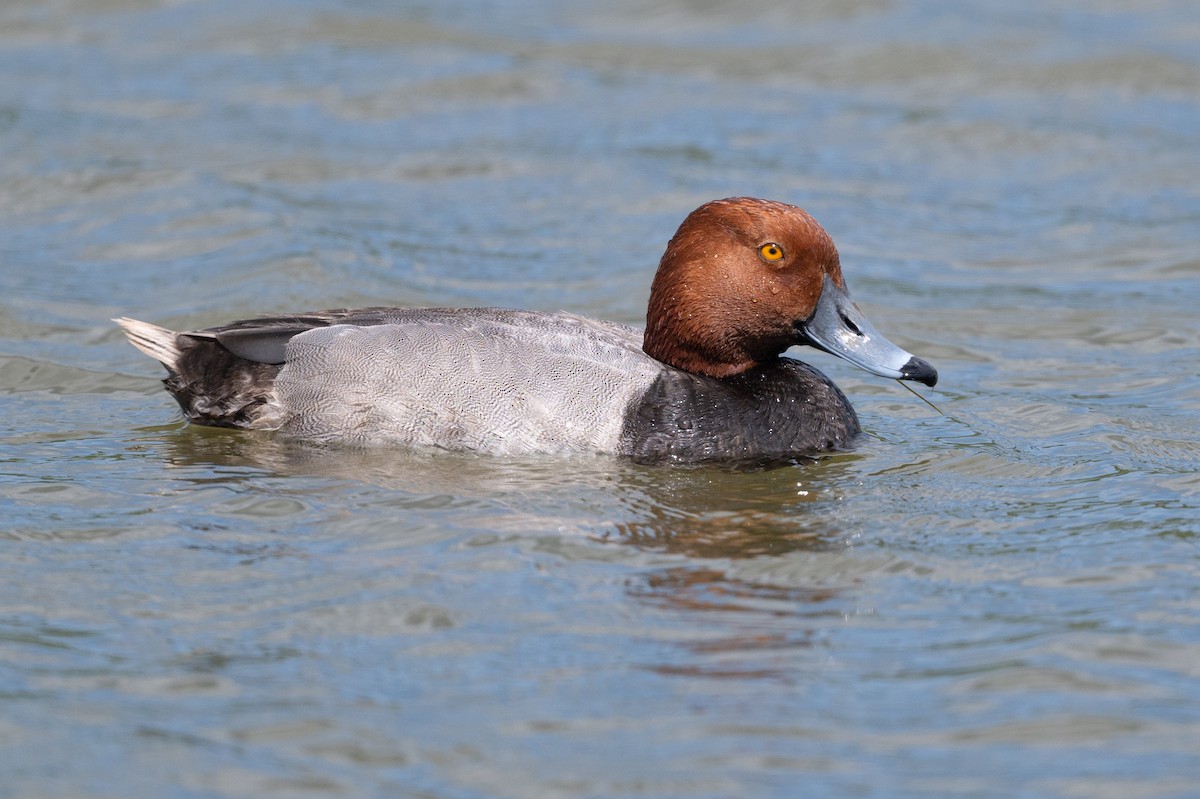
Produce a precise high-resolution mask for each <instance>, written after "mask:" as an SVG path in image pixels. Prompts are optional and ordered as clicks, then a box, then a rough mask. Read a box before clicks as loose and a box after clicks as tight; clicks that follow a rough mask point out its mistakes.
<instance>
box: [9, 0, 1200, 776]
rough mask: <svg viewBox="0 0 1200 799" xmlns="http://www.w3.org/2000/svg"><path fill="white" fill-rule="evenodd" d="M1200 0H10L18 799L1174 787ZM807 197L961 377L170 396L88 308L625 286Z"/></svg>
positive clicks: (261, 305)
mask: <svg viewBox="0 0 1200 799" xmlns="http://www.w3.org/2000/svg"><path fill="white" fill-rule="evenodd" d="M1198 43H1200V11H1198V10H1197V7H1196V5H1195V3H1193V2H1191V0H1174V1H1173V0H1157V1H1156V2H1147V3H1136V4H1134V3H1119V2H1110V1H1109V0H1084V1H1083V2H1076V1H1074V0H1071V1H1068V0H1049V2H1044V1H1043V2H1025V1H1024V0H1019V1H1018V2H1008V3H970V4H961V3H954V2H947V0H914V1H912V2H908V1H907V0H894V1H892V2H888V1H887V0H850V1H848V2H833V1H832V0H829V1H827V2H814V3H806V4H785V3H774V2H758V1H757V0H753V1H751V2H738V3H728V4H717V3H705V2H695V1H694V0H693V1H689V0H666V1H665V2H640V1H638V0H625V1H623V2H617V3H609V4H596V3H586V2H577V1H576V0H568V2H557V3H549V2H534V3H528V4H518V3H510V2H469V1H467V2H450V3H440V4H432V3H393V2H361V3H353V4H351V3H345V4H342V3H337V2H333V1H332V0H308V1H307V2H306V1H304V0H298V1H297V2H281V1H280V2H260V3H235V2H227V1H226V0H213V1H212V2H186V0H185V1H183V2H155V1H154V0H58V1H57V2H33V0H23V1H21V2H10V3H6V4H5V5H4V6H3V7H2V8H0V59H2V62H3V64H4V66H3V69H2V70H0V156H2V157H0V518H2V520H3V521H2V522H0V782H2V784H3V785H4V793H5V795H7V796H13V797H19V798H20V799H31V798H33V797H38V798H41V797H68V796H69V797H111V796H121V797H179V798H180V799H182V798H183V797H256V798H261V797H277V796H278V797H294V796H310V797H311V796H330V797H334V796H338V797H341V796H346V797H375V796H379V797H383V796H387V797H617V796H644V797H734V796H738V797H744V796H745V797H748V796H754V797H795V796H820V797H893V796H894V797H929V796H948V797H1013V796H1022V797H1043V796H1045V797H1115V796H1120V797H1123V799H1124V798H1126V797H1154V798H1156V799H1157V798H1158V797H1188V796H1195V795H1196V792H1197V787H1196V786H1197V784H1200V756H1198V755H1197V752H1200V585H1198V583H1200V477H1198V476H1197V470H1198V467H1200V366H1198V363H1200V315H1198V314H1197V311H1196V308H1197V304H1198V301H1200V255H1198V252H1200V251H1198V242H1200V146H1198V141H1200V139H1197V130H1198V129H1200V46H1198ZM734 194H750V195H758V196H765V197H771V198H774V199H780V200H785V201H789V202H794V203H797V204H800V205H802V206H804V207H806V208H807V209H808V210H810V211H811V212H812V213H813V214H814V215H816V216H817V218H819V219H821V220H822V221H823V222H824V224H825V226H826V227H827V228H828V229H829V231H830V233H831V234H832V235H833V236H834V238H835V240H837V241H838V243H839V245H840V248H841V251H842V258H843V263H844V266H845V269H846V273H847V277H848V280H849V282H850V285H851V286H852V288H853V289H854V291H855V294H856V297H857V299H858V300H859V302H860V304H861V305H862V306H863V307H864V309H865V310H867V312H868V313H869V315H870V316H871V317H872V320H873V321H874V323H875V324H876V326H877V327H879V328H880V329H881V330H882V331H884V332H885V333H887V334H888V335H889V336H890V337H892V338H893V339H894V340H896V341H897V342H899V343H900V344H902V345H903V346H905V347H906V348H908V349H910V350H912V351H913V352H916V353H918V354H920V355H922V356H923V357H926V358H928V359H929V360H930V361H932V362H933V363H934V364H936V365H937V366H938V367H939V370H940V372H941V376H942V381H941V383H940V384H939V386H938V388H937V389H936V390H932V391H928V392H926V393H927V394H928V395H929V397H930V399H931V400H932V401H933V402H934V403H936V405H937V406H938V407H939V408H940V409H941V411H942V413H941V414H939V413H937V412H935V411H934V410H931V409H930V408H929V407H927V406H926V405H924V404H922V403H920V402H919V401H918V400H917V399H916V398H914V397H912V396H911V395H909V394H908V393H907V392H904V391H903V390H902V389H901V388H899V387H898V386H897V385H896V384H894V383H891V382H890V381H885V380H880V379H876V378H873V377H871V376H869V375H865V374H863V373H861V372H857V371H854V370H853V368H852V367H850V366H848V365H845V364H842V363H839V362H835V361H832V360H831V359H830V358H828V357H826V356H824V355H821V354H819V353H813V352H807V353H799V352H798V353H797V354H798V355H802V356H803V357H805V358H806V359H807V360H810V361H811V362H813V363H814V364H816V365H818V366H819V367H820V368H822V369H825V370H826V371H827V372H828V373H829V374H830V375H831V376H833V377H834V379H836V380H837V381H838V383H839V384H840V385H841V386H842V387H843V388H844V389H845V390H846V392H847V393H848V395H849V396H850V397H851V398H852V400H853V401H854V403H855V404H856V406H857V408H858V410H859V412H860V415H861V416H862V418H863V420H864V424H865V427H866V428H867V435H866V437H865V438H864V440H863V442H862V446H861V447H859V448H858V449H857V450H856V451H855V452H852V453H846V454H841V455H837V456H834V457H830V458H825V459H823V460H820V461H819V462H815V463H809V464H803V465H797V466H794V467H789V468H782V469H775V470H768V471H759V472H750V473H746V472H736V471H729V470H722V469H713V468H691V469H678V468H677V469H670V468H647V467H642V466H636V465H633V464H629V463H626V462H622V461H618V460H612V459H607V458H577V459H539V458H527V459H517V460H507V459H495V458H484V457H474V456H459V455H446V454H441V455H437V454H428V453H413V452H392V451H371V452H361V451H347V450H344V449H338V448H327V447H314V446H309V445H304V444H295V443H287V442H282V441H279V440H276V439H273V438H271V437H269V436H257V435H247V434H239V433H232V432H228V431H221V430H209V429H201V428H196V427H186V426H184V425H183V424H182V423H181V422H180V421H179V416H178V412H177V410H176V409H175V407H174V404H173V403H172V402H171V400H170V398H169V397H168V396H167V395H166V394H165V393H163V392H162V391H161V389H160V387H159V384H158V379H159V378H160V377H161V370H159V369H158V368H157V367H156V366H155V365H154V364H153V363H151V362H150V361H148V360H147V359H145V358H144V357H143V356H141V355H140V354H139V353H137V352H136V351H134V350H133V349H132V348H131V347H129V346H127V345H126V344H125V343H124V341H123V340H122V337H121V336H120V334H119V333H118V331H117V330H116V329H115V328H114V327H113V325H112V324H111V323H110V322H109V321H108V319H109V318H110V317H112V316H116V315H123V314H128V315H131V316H135V317H138V318H142V319H148V320H152V321H155V322H159V323H162V324H167V325H172V326H177V327H178V326H202V325H208V324H215V323H218V322H222V321H226V320H229V319H233V318H237V317H240V316H246V315H250V314H255V313H258V312H269V311H279V310H301V309H309V308H319V307H336V306H345V305H359V304H381V303H393V304H406V305H421V304H435V305H485V304H486V305H503V306H516V307H527V308H538V309H550V310H553V309H558V308H564V309H569V310H571V311H575V312H579V313H585V314H589V315H593V316H599V317H604V318H609V319H616V320H620V321H624V322H633V323H640V321H641V319H642V315H643V312H644V302H645V296H646V293H647V291H648V287H649V283H650V279H651V276H652V272H653V268H654V266H655V264H656V263H657V259H658V256H659V255H660V253H661V250H662V247H663V245H664V243H665V242H666V240H667V238H668V237H669V236H670V234H671V233H672V232H673V231H674V228H675V226H676V225H677V224H678V222H679V221H680V220H681V219H682V218H683V216H684V215H685V214H686V213H687V212H688V211H689V210H691V209H692V208H694V207H695V206H696V205H699V204H700V203H701V202H704V201H705V200H709V199H713V198H716V197H722V196H728V195H734Z"/></svg>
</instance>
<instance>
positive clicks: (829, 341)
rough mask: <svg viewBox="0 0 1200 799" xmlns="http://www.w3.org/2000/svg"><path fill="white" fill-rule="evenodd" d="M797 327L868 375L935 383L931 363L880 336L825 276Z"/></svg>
mask: <svg viewBox="0 0 1200 799" xmlns="http://www.w3.org/2000/svg"><path fill="white" fill-rule="evenodd" d="M797 328H798V330H799V332H800V333H801V335H802V336H803V338H804V340H805V341H806V342H807V343H808V344H811V345H812V346H814V347H816V348H817V349H821V350H824V351H825V352H828V353H829V354H831V355H836V356H838V357H839V358H842V359H843V360H847V361H849V362H850V363H852V364H854V365H855V366H857V367H858V368H860V369H864V370H866V371H868V372H870V373H872V374H876V375H880V376H882V377H890V378H893V379H895V380H912V381H914V382H917V383H924V384H925V385H927V386H930V387H932V386H934V385H936V384H937V378H938V375H937V370H936V369H934V368H933V366H931V365H930V364H929V363H928V362H927V361H924V360H922V359H921V358H918V357H917V356H915V355H913V354H912V353H911V352H907V351H906V350H903V349H901V348H900V347H897V346H896V345H895V344H893V343H892V342H890V341H888V340H887V339H886V338H884V337H883V335H881V334H880V333H879V331H878V330H876V329H875V328H874V326H873V325H872V324H871V323H870V322H869V321H867V317H866V316H865V315H864V314H863V312H862V311H861V310H859V308H858V306H857V305H855V304H854V301H853V300H851V299H850V294H849V293H848V292H847V291H846V290H845V289H843V288H841V287H839V286H838V285H837V284H836V283H834V282H833V281H832V280H830V279H829V278H828V277H826V278H825V283H824V285H823V287H822V289H821V298H820V299H819V300H817V307H816V309H815V310H814V311H813V315H812V316H811V317H809V318H808V320H806V321H804V322H801V323H799V324H798V325H797Z"/></svg>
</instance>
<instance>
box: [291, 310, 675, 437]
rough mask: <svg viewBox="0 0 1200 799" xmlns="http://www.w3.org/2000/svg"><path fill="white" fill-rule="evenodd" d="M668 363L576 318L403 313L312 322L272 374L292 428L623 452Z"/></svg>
mask: <svg viewBox="0 0 1200 799" xmlns="http://www.w3.org/2000/svg"><path fill="white" fill-rule="evenodd" d="M662 369H663V367H662V365H661V364H659V363H657V362H656V361H654V360H653V359H651V358H649V357H648V356H646V355H645V354H644V353H643V352H641V333H640V332H639V331H637V330H634V329H632V328H628V327H625V326H623V325H616V324H612V323H605V322H596V321H593V320H589V319H583V318H581V317H576V316H572V315H569V314H562V313H560V314H543V313H533V312H524V311H507V310H499V309H471V310H440V309H413V310H411V311H409V310H397V311H395V312H393V313H392V314H391V315H390V316H389V318H388V319H387V320H385V321H383V322H382V323H379V324H371V325H369V326H359V325H354V324H338V325H333V326H331V327H326V328H318V329H314V330H309V331H307V332H304V333H301V334H300V335H297V336H295V337H293V338H292V339H291V340H290V341H289V342H288V345H287V357H286V364H285V365H284V367H283V369H282V370H281V371H280V373H279V377H278V379H277V381H276V386H275V390H276V397H277V400H278V402H279V404H280V405H281V407H282V409H283V412H284V422H283V426H282V430H283V431H284V432H285V433H288V434H291V435H296V436H302V437H305V438H316V439H340V440H348V441H355V442H361V443H403V444H410V445H417V446H437V447H444V448H447V449H466V450H478V451H483V452H492V453H496V454H516V453H529V452H586V451H590V452H617V451H618V447H619V445H620V441H621V435H622V428H623V424H624V420H625V417H626V413H627V408H628V406H629V405H630V403H631V402H632V401H634V399H635V398H637V397H640V396H641V395H642V394H644V393H645V392H646V390H647V389H648V388H649V386H650V385H651V384H652V383H653V382H654V380H655V379H656V377H658V375H659V373H660V372H661V371H662Z"/></svg>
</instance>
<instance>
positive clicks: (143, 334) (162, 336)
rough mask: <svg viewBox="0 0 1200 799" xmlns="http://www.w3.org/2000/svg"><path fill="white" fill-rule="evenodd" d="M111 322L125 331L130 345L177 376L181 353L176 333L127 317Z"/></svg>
mask: <svg viewBox="0 0 1200 799" xmlns="http://www.w3.org/2000/svg"><path fill="white" fill-rule="evenodd" d="M113 321H114V322H116V323H117V324H118V325H120V326H121V329H122V330H124V331H125V335H126V336H127V337H128V338H129V343H130V344H132V345H133V346H135V347H137V348H138V349H139V350H141V351H142V352H144V353H145V354H147V355H149V356H150V357H151V358H153V359H154V360H156V361H158V362H159V363H161V364H162V365H163V366H165V367H167V368H168V369H170V370H171V371H172V372H174V373H176V374H178V372H179V369H178V368H177V367H178V364H179V358H180V356H182V355H183V351H182V350H180V349H179V334H178V333H176V332H175V331H174V330H167V329H166V328H165V327H159V326H158V325H152V324H150V323H149V322H139V321H138V320H137V319H130V318H129V317H127V316H121V317H118V318H116V319H114V320H113Z"/></svg>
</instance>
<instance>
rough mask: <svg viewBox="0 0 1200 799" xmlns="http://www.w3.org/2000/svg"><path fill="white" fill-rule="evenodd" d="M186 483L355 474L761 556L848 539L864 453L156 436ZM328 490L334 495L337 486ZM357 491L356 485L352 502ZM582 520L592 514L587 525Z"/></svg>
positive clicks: (673, 546)
mask: <svg viewBox="0 0 1200 799" xmlns="http://www.w3.org/2000/svg"><path fill="white" fill-rule="evenodd" d="M155 439H156V441H157V445H158V446H159V447H161V450H162V453H163V455H164V457H165V459H166V460H167V461H168V462H170V463H171V464H173V465H175V466H177V467H200V468H197V469H195V470H191V469H189V470H188V471H187V472H186V473H185V474H184V475H182V476H183V477H184V479H186V480H188V481H194V482H197V483H203V484H206V485H211V484H213V483H214V482H226V483H228V482H231V481H233V482H236V481H239V480H245V479H247V478H248V477H250V476H251V475H252V474H254V473H261V474H264V475H305V476H308V477H320V478H324V479H326V480H330V481H336V482H345V481H352V482H353V483H358V484H368V485H373V486H379V487H384V488H389V489H392V490H395V491H397V492H399V494H400V496H401V498H402V504H404V505H408V506H414V505H420V506H421V507H424V508H435V507H438V506H441V507H445V508H447V509H448V508H451V507H461V506H463V505H468V504H473V505H480V504H485V505H486V504H491V505H500V506H502V507H503V508H504V509H505V510H506V511H508V512H509V513H508V514H506V516H505V519H504V522H503V523H504V527H505V528H506V529H505V531H506V532H518V533H524V534H530V535H537V534H539V533H542V532H546V531H563V530H564V528H566V529H567V530H568V531H576V532H578V533H580V534H582V535H584V536H586V537H588V538H591V539H593V540H599V541H616V542H620V543H623V544H627V545H630V546H633V547H636V548H638V549H641V550H646V551H656V552H666V553H671V554H681V555H690V556H696V557H702V558H753V557H760V556H770V555H781V554H784V553H787V552H792V551H797V550H822V549H828V548H831V547H832V548H838V547H841V546H844V542H845V539H846V537H847V535H848V533H847V531H846V529H845V525H844V524H843V521H842V520H841V519H840V518H839V516H838V515H837V514H836V513H835V512H833V511H834V510H836V505H837V500H838V490H839V488H838V487H839V485H840V483H841V481H843V480H847V479H851V478H850V476H849V469H850V467H851V465H852V464H853V463H854V462H855V461H856V460H857V459H859V458H860V457H862V456H859V455H855V454H853V453H844V454H839V455H836V456H833V457H830V458H825V459H822V460H820V461H812V462H808V463H799V464H794V465H791V466H786V467H781V468H775V469H770V470H759V471H751V472H747V471H744V470H739V469H731V468H718V467H689V468H675V467H663V466H657V467H652V466H642V465H638V464H635V463H632V462H629V461H626V460H622V459H617V458H611V457H600V456H597V457H591V456H588V457H572V458H561V457H550V456H547V457H525V458H496V457H492V456H481V455H474V454H462V453H445V452H428V451H416V450H407V449H384V448H378V449H360V448H353V447H345V446H342V445H330V444H316V443H312V442H305V441H293V440H287V439H283V438H279V437H275V436H271V435H269V434H260V433H250V434H246V433H243V432H240V431H227V430H219V429H211V428H202V427H189V428H186V429H182V430H177V431H171V432H169V433H166V434H165V435H162V434H160V433H157V432H156V433H155ZM329 489H330V492H334V493H330V494H329V495H327V496H335V495H336V491H337V490H338V488H337V486H336V485H335V484H331V485H330V486H329ZM351 493H352V491H347V499H348V501H351V502H352V501H353V499H352V498H351V497H350V494H351ZM581 519H590V521H589V522H587V523H586V527H583V528H580V527H578V525H579V524H580V521H579V520H581Z"/></svg>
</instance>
